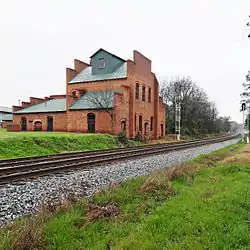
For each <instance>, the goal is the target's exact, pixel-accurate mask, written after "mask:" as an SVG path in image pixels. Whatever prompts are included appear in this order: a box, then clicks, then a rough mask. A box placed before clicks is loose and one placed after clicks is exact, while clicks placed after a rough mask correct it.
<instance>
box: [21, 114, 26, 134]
mask: <svg viewBox="0 0 250 250" xmlns="http://www.w3.org/2000/svg"><path fill="white" fill-rule="evenodd" d="M21 130H22V131H27V119H26V117H22V118H21Z"/></svg>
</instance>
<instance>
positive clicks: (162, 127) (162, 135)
mask: <svg viewBox="0 0 250 250" xmlns="http://www.w3.org/2000/svg"><path fill="white" fill-rule="evenodd" d="M161 136H163V124H161Z"/></svg>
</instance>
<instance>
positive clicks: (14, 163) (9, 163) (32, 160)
mask: <svg viewBox="0 0 250 250" xmlns="http://www.w3.org/2000/svg"><path fill="white" fill-rule="evenodd" d="M225 137H228V136H225V135H223V136H220V137H217V138H212V139H203V140H213V139H219V138H225ZM199 141H200V140H193V141H189V142H171V143H162V144H151V145H144V146H136V147H128V148H114V149H105V150H92V151H82V152H69V153H60V154H51V155H47V156H33V157H22V158H15V159H7V160H0V167H4V166H13V167H14V166H17V165H21V164H28V163H36V162H39V163H40V162H48V161H51V160H52V161H53V160H57V159H58V160H60V159H68V158H70V157H72V158H73V157H78V156H79V157H82V156H92V155H98V154H105V153H111V152H122V151H127V150H128V149H129V150H140V149H143V150H144V149H150V148H156V147H160V148H162V147H168V146H171V145H181V144H183V143H195V142H199Z"/></svg>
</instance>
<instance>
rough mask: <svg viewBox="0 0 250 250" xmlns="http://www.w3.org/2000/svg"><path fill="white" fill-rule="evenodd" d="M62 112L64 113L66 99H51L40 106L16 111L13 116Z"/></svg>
mask: <svg viewBox="0 0 250 250" xmlns="http://www.w3.org/2000/svg"><path fill="white" fill-rule="evenodd" d="M63 111H66V98H58V99H52V100H48V101H45V102H42V103H40V104H36V105H32V106H30V107H27V108H25V109H21V110H18V111H16V112H15V114H28V113H49V112H63Z"/></svg>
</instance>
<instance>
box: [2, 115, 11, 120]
mask: <svg viewBox="0 0 250 250" xmlns="http://www.w3.org/2000/svg"><path fill="white" fill-rule="evenodd" d="M2 120H3V121H12V120H13V119H12V114H3V119H2Z"/></svg>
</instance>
